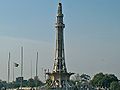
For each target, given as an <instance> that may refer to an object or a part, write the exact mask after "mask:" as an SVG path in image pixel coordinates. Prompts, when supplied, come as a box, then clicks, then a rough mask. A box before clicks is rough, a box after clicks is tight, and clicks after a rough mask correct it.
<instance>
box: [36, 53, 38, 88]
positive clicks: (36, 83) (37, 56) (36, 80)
mask: <svg viewBox="0 0 120 90" xmlns="http://www.w3.org/2000/svg"><path fill="white" fill-rule="evenodd" d="M37 79H38V52H37V59H36V90H37Z"/></svg>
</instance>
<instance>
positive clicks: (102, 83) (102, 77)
mask: <svg viewBox="0 0 120 90" xmlns="http://www.w3.org/2000/svg"><path fill="white" fill-rule="evenodd" d="M113 81H118V79H117V77H116V76H115V75H114V74H103V73H98V74H96V75H95V76H94V77H93V79H92V80H91V84H92V85H93V86H95V87H104V88H109V87H110V84H111V83H112V82H113Z"/></svg>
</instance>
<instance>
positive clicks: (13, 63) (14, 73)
mask: <svg viewBox="0 0 120 90" xmlns="http://www.w3.org/2000/svg"><path fill="white" fill-rule="evenodd" d="M14 64H15V63H13V82H14V75H15V73H14Z"/></svg>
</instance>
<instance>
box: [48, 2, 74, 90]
mask: <svg viewBox="0 0 120 90" xmlns="http://www.w3.org/2000/svg"><path fill="white" fill-rule="evenodd" d="M56 19H57V20H56V23H55V28H56V48H55V58H54V67H53V71H52V73H50V72H48V73H46V74H47V75H48V76H49V79H50V80H51V82H52V83H51V87H53V88H57V87H58V88H64V87H70V84H69V79H70V76H71V75H72V74H73V73H68V72H67V68H66V64H65V52H64V28H65V24H64V23H63V13H62V3H60V2H59V4H58V11H57V18H56Z"/></svg>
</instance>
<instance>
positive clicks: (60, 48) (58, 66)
mask: <svg viewBox="0 0 120 90" xmlns="http://www.w3.org/2000/svg"><path fill="white" fill-rule="evenodd" d="M55 28H56V49H55V62H54V68H53V71H54V72H67V69H66V65H65V54H64V31H63V30H64V28H65V25H64V23H63V14H62V4H61V3H59V5H58V12H57V21H56V24H55Z"/></svg>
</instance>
